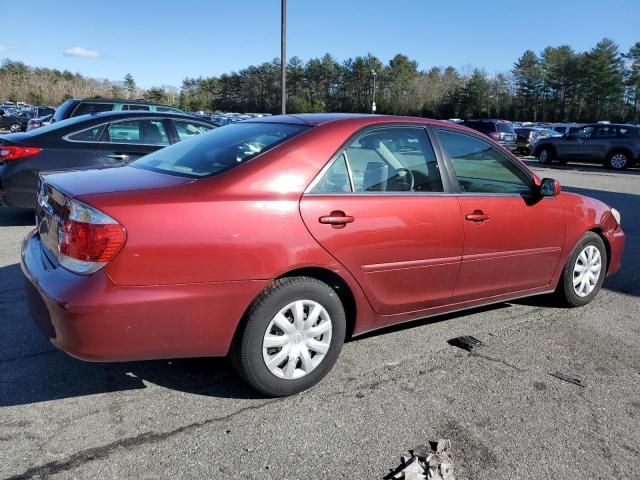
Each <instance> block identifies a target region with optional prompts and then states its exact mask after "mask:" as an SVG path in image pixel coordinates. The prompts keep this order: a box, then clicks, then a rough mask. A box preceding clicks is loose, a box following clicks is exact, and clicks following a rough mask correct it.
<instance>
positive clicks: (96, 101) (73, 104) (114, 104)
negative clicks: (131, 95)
mask: <svg viewBox="0 0 640 480" xmlns="http://www.w3.org/2000/svg"><path fill="white" fill-rule="evenodd" d="M129 110H141V111H145V112H160V113H179V114H183V115H186V113H185V112H183V111H182V110H180V109H179V108H176V107H172V106H171V105H163V104H160V103H153V102H146V101H143V100H120V99H112V98H100V97H93V98H84V99H79V98H71V99H69V100H67V101H65V102H64V103H63V104H62V105H60V106H59V107H58V108H57V110H56V112H55V114H54V115H53V118H52V119H51V123H55V122H59V121H60V120H65V119H67V118H71V117H79V116H80V115H86V114H89V113H99V112H121V111H129Z"/></svg>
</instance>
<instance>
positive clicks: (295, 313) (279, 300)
mask: <svg viewBox="0 0 640 480" xmlns="http://www.w3.org/2000/svg"><path fill="white" fill-rule="evenodd" d="M345 331H346V317H345V313H344V308H343V306H342V302H341V301H340V298H339V297H338V295H337V294H336V292H335V291H334V290H333V289H332V288H331V287H329V286H328V285H327V284H325V283H323V282H321V281H319V280H316V279H315V278H310V277H289V278H282V279H279V280H276V281H275V282H274V283H273V284H272V285H270V286H269V287H268V288H267V289H266V290H265V291H264V292H263V293H262V294H261V295H260V296H259V297H258V298H257V299H256V300H255V301H254V302H253V304H252V305H251V307H250V308H249V311H248V312H247V315H246V318H245V322H244V323H243V325H241V327H240V330H239V331H238V333H237V335H236V339H235V341H234V345H233V348H232V351H231V360H232V363H233V365H234V368H235V369H236V370H237V372H238V373H239V374H240V376H241V377H242V378H244V379H245V380H246V381H247V383H249V384H250V385H251V386H252V387H253V388H255V389H256V390H258V391H260V392H262V393H264V394H266V395H269V396H273V397H280V396H285V395H292V394H295V393H298V392H301V391H303V390H306V389H308V388H310V387H312V386H313V385H315V384H316V383H318V382H319V381H320V380H321V379H322V378H323V377H324V376H325V375H326V374H327V373H329V371H330V370H331V368H332V367H333V365H334V364H335V362H336V360H337V358H338V355H339V354H340V350H341V349H342V344H343V342H344V336H345Z"/></svg>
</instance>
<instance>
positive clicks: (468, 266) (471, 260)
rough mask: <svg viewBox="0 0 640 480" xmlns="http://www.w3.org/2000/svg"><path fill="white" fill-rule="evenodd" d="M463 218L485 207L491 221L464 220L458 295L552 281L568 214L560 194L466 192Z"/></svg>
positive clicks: (492, 292)
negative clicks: (527, 195)
mask: <svg viewBox="0 0 640 480" xmlns="http://www.w3.org/2000/svg"><path fill="white" fill-rule="evenodd" d="M459 199H460V208H461V209H462V213H463V216H466V215H468V214H473V213H474V212H477V211H481V212H482V213H484V214H486V215H488V217H489V219H488V220H486V221H483V222H474V221H469V220H464V235H465V243H464V253H463V258H462V266H461V268H460V276H459V278H458V282H457V284H456V289H455V294H454V296H455V297H456V299H467V298H472V297H478V296H480V297H484V296H491V295H499V294H501V293H507V292H514V291H519V290H524V289H529V288H536V287H543V286H545V285H548V284H549V283H550V282H551V279H552V276H553V274H554V272H555V270H556V268H557V266H558V263H559V261H560V257H561V254H562V250H563V248H564V243H565V218H564V211H563V209H562V204H561V202H559V201H558V200H557V199H556V198H543V199H538V200H536V201H527V200H525V199H524V198H522V197H519V196H487V197H481V196H464V195H461V196H460V197H459Z"/></svg>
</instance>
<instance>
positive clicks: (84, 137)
mask: <svg viewBox="0 0 640 480" xmlns="http://www.w3.org/2000/svg"><path fill="white" fill-rule="evenodd" d="M102 130H104V125H97V126H95V127H91V128H88V129H86V130H82V131H80V132H76V133H72V134H70V135H67V139H69V140H71V141H72V142H97V141H98V139H99V138H100V134H101V133H102Z"/></svg>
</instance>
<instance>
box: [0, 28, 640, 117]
mask: <svg viewBox="0 0 640 480" xmlns="http://www.w3.org/2000/svg"><path fill="white" fill-rule="evenodd" d="M374 72H375V74H374ZM374 78H375V102H376V107H377V113H387V114H396V115H418V116H425V117H433V118H471V117H475V118H505V119H511V120H532V121H576V122H588V121H596V120H610V121H639V120H640V42H637V43H636V44H635V45H634V46H632V47H631V48H630V49H629V51H628V52H621V51H620V48H619V46H618V45H617V44H616V43H615V42H613V41H612V40H610V39H607V38H605V39H603V40H601V41H600V42H598V43H597V44H596V45H595V46H594V47H593V48H592V49H590V50H588V51H585V52H576V51H574V50H573V49H572V48H571V47H569V46H567V45H561V46H557V47H547V48H545V49H544V50H543V51H542V52H539V53H536V52H533V51H531V50H527V51H525V52H524V53H523V54H522V55H521V56H520V58H518V59H517V60H516V61H515V63H514V65H513V68H512V69H511V71H509V72H504V73H497V74H492V75H489V74H487V72H486V71H485V70H484V69H481V68H474V69H471V68H469V69H466V70H463V71H460V70H458V69H456V68H454V67H451V66H448V67H431V68H429V69H428V70H420V69H419V68H418V64H417V62H416V61H414V60H412V59H410V58H409V57H407V56H406V55H402V54H398V55H396V56H395V57H393V58H392V59H391V60H390V61H389V62H388V63H386V64H384V63H383V62H382V61H381V60H380V59H379V58H377V57H376V56H374V55H371V54H367V55H366V56H357V57H355V58H349V59H347V60H344V61H342V62H339V61H338V60H336V59H335V58H334V57H333V56H331V55H330V54H328V53H327V54H325V55H324V56H323V57H322V58H312V59H309V60H307V61H306V62H305V61H303V60H302V59H300V58H298V57H293V58H291V59H290V60H289V61H288V63H287V93H288V98H287V109H288V111H289V112H291V113H293V112H297V113H304V112H330V111H339V112H370V111H371V105H372V101H373V100H374ZM94 95H100V96H109V97H123V96H127V97H128V98H146V99H149V100H153V101H156V102H166V103H173V104H176V105H178V106H180V107H181V108H183V109H185V110H188V111H197V110H207V111H216V110H221V111H233V112H270V113H278V112H279V110H280V60H279V59H277V58H276V59H274V60H273V61H271V62H265V63H262V64H260V65H252V66H249V67H247V68H244V69H241V70H239V71H237V72H231V73H225V74H222V75H220V76H214V77H200V78H186V79H185V80H184V81H183V82H182V86H181V88H180V90H179V92H177V91H175V90H174V89H170V88H166V87H164V88H163V87H154V88H150V89H147V90H142V89H139V88H138V87H137V86H136V85H135V81H134V79H133V77H132V76H131V75H127V77H126V78H125V80H124V81H123V82H112V81H109V80H96V79H90V78H85V77H83V76H82V75H80V74H77V73H75V74H73V73H71V72H68V71H63V72H60V71H58V70H52V69H46V68H31V67H28V66H26V65H24V64H23V63H21V62H12V61H9V60H5V61H4V62H3V63H2V66H1V67H0V99H3V98H5V99H9V100H14V99H18V100H22V99H25V100H24V101H28V102H31V103H51V104H56V103H60V102H61V101H62V100H64V99H65V98H71V97H88V96H94Z"/></svg>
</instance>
